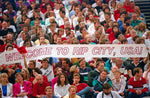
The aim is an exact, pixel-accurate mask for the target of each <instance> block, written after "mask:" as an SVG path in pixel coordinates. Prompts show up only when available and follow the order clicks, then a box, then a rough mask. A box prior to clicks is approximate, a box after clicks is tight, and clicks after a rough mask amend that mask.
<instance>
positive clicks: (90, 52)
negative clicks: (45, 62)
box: [0, 44, 148, 64]
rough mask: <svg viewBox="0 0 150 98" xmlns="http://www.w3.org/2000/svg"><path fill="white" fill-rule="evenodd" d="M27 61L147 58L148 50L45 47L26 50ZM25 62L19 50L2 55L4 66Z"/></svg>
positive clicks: (123, 46) (140, 47)
mask: <svg viewBox="0 0 150 98" xmlns="http://www.w3.org/2000/svg"><path fill="white" fill-rule="evenodd" d="M26 50H27V53H26V54H25V56H26V60H35V59H41V58H45V57H64V58H80V57H89V56H90V57H98V58H100V57H146V56H147V53H148V50H147V49H146V46H145V45H144V44H120V45H118V44H117V45H112V44H104V45H64V44H63V45H43V46H35V47H29V48H26ZM22 60H23V57H22V54H20V53H19V52H18V51H17V50H12V51H7V52H3V53H1V54H0V62H1V63H2V64H11V63H18V62H20V61H22Z"/></svg>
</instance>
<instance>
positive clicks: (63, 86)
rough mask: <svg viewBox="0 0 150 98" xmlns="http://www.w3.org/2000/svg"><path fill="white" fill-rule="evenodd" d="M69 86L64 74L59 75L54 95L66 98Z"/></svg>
mask: <svg viewBox="0 0 150 98" xmlns="http://www.w3.org/2000/svg"><path fill="white" fill-rule="evenodd" d="M69 86H70V84H68V79H67V77H66V75H65V74H60V75H59V77H58V79H57V83H56V84H55V85H54V93H55V95H56V96H58V97H64V96H66V95H67V94H68V93H69V92H68V88H69Z"/></svg>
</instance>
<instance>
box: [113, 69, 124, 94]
mask: <svg viewBox="0 0 150 98" xmlns="http://www.w3.org/2000/svg"><path fill="white" fill-rule="evenodd" d="M114 76H115V78H114V79H113V80H112V85H113V90H114V91H117V93H118V94H119V95H121V96H124V95H125V92H124V90H125V86H126V82H125V79H124V78H121V72H120V71H115V72H114Z"/></svg>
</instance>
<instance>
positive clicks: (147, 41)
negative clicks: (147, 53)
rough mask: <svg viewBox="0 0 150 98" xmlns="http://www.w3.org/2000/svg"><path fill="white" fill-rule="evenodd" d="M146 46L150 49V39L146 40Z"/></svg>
mask: <svg viewBox="0 0 150 98" xmlns="http://www.w3.org/2000/svg"><path fill="white" fill-rule="evenodd" d="M145 45H146V46H147V47H149V48H150V39H145Z"/></svg>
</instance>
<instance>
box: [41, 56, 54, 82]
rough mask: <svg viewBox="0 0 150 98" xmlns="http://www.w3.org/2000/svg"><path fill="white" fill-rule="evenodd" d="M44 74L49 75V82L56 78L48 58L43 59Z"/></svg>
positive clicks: (42, 69)
mask: <svg viewBox="0 0 150 98" xmlns="http://www.w3.org/2000/svg"><path fill="white" fill-rule="evenodd" d="M41 63H42V68H41V71H42V75H45V76H47V79H48V82H51V80H52V79H53V78H54V73H53V68H52V66H51V65H49V64H48V60H47V58H45V59H43V60H42V62H41Z"/></svg>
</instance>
